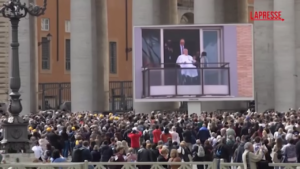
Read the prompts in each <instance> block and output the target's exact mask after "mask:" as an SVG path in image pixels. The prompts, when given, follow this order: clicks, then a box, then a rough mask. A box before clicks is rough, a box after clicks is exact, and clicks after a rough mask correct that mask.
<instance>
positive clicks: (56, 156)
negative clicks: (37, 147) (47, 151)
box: [51, 149, 66, 163]
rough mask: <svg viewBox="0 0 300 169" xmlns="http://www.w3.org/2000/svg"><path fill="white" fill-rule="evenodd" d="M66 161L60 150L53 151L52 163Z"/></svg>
mask: <svg viewBox="0 0 300 169" xmlns="http://www.w3.org/2000/svg"><path fill="white" fill-rule="evenodd" d="M63 162H66V159H65V158H63V157H62V156H61V155H60V152H59V150H57V149H55V150H53V152H52V158H51V163H63Z"/></svg>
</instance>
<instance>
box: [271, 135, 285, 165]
mask: <svg viewBox="0 0 300 169" xmlns="http://www.w3.org/2000/svg"><path fill="white" fill-rule="evenodd" d="M282 147H283V142H282V139H281V138H277V139H276V142H275V145H274V147H273V149H272V152H271V158H272V162H273V163H280V162H283V158H284V157H283V154H282V151H281V149H282Z"/></svg>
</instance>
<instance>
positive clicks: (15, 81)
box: [0, 0, 47, 153]
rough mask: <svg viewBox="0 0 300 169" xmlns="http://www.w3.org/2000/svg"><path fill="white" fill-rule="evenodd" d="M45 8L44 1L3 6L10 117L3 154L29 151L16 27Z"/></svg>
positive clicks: (17, 1) (11, 2) (13, 0)
mask: <svg viewBox="0 0 300 169" xmlns="http://www.w3.org/2000/svg"><path fill="white" fill-rule="evenodd" d="M46 6H47V0H44V4H43V7H39V6H36V5H34V4H32V3H30V4H28V5H27V4H26V3H22V2H21V1H20V0H8V1H7V2H6V3H4V4H3V7H2V8H1V10H0V11H1V13H2V15H3V17H5V18H8V19H9V20H10V23H11V39H12V42H11V44H10V46H11V54H12V56H11V60H10V62H11V67H10V71H11V73H10V83H9V87H10V90H11V92H10V94H9V96H10V103H9V107H8V111H9V112H10V117H9V118H8V120H6V121H5V122H4V123H3V125H2V127H3V140H2V141H1V147H2V149H3V150H4V151H5V153H18V152H20V151H21V150H22V151H23V152H26V151H27V150H29V142H28V134H27V133H28V132H27V127H28V120H27V119H23V118H21V117H20V116H19V114H20V113H21V112H22V104H21V99H20V96H21V94H20V93H19V89H20V87H21V79H20V67H19V40H18V26H19V21H20V19H21V18H24V17H26V16H27V15H28V14H29V15H31V16H41V15H43V14H44V12H45V10H46Z"/></svg>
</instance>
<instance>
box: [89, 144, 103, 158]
mask: <svg viewBox="0 0 300 169" xmlns="http://www.w3.org/2000/svg"><path fill="white" fill-rule="evenodd" d="M91 155H92V160H91V162H99V161H100V158H101V154H100V152H99V147H98V146H97V145H95V146H94V147H93V150H92V151H91Z"/></svg>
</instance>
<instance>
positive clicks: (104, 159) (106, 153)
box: [100, 145, 114, 162]
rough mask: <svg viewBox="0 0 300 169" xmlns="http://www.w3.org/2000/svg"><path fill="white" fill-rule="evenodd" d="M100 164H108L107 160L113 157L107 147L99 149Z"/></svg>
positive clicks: (112, 153)
mask: <svg viewBox="0 0 300 169" xmlns="http://www.w3.org/2000/svg"><path fill="white" fill-rule="evenodd" d="M100 155H101V158H100V162H108V160H109V159H110V158H111V157H112V156H113V155H114V152H113V150H112V148H111V147H110V146H108V145H104V146H102V147H101V148H100Z"/></svg>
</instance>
